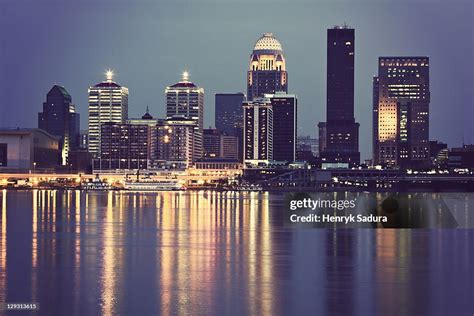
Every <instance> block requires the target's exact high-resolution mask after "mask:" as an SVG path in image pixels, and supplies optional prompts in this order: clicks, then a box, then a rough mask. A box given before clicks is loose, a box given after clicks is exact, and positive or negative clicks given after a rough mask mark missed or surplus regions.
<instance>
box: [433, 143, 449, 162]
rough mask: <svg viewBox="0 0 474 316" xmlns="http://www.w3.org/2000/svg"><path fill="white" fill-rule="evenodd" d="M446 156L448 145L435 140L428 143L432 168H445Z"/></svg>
mask: <svg viewBox="0 0 474 316" xmlns="http://www.w3.org/2000/svg"><path fill="white" fill-rule="evenodd" d="M448 154H449V150H448V144H446V143H442V142H439V141H436V140H432V141H430V159H431V161H432V163H433V165H434V166H438V167H446V166H447V162H448Z"/></svg>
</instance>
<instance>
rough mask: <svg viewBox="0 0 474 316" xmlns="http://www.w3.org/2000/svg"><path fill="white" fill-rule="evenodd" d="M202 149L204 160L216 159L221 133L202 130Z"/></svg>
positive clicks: (212, 129)
mask: <svg viewBox="0 0 474 316" xmlns="http://www.w3.org/2000/svg"><path fill="white" fill-rule="evenodd" d="M203 136H204V138H203V144H204V146H203V148H204V157H205V158H217V157H219V156H220V147H221V133H220V131H219V130H218V129H216V128H206V129H204V135H203Z"/></svg>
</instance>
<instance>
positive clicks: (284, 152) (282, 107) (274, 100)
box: [266, 92, 298, 162]
mask: <svg viewBox="0 0 474 316" xmlns="http://www.w3.org/2000/svg"><path fill="white" fill-rule="evenodd" d="M266 97H268V98H269V99H270V103H271V105H272V109H273V126H274V128H273V160H276V161H287V162H293V161H295V160H296V126H297V122H296V119H297V106H298V99H297V98H296V95H294V94H286V93H283V92H277V93H276V94H273V95H268V94H267V95H266Z"/></svg>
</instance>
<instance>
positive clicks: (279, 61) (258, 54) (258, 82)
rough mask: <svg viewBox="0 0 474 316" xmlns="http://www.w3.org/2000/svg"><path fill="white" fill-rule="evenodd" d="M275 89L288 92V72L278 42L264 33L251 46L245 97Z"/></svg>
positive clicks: (270, 91)
mask: <svg viewBox="0 0 474 316" xmlns="http://www.w3.org/2000/svg"><path fill="white" fill-rule="evenodd" d="M277 91H284V92H288V74H287V72H286V63H285V56H284V55H283V50H282V47H281V44H280V42H279V41H278V40H277V39H276V38H275V37H274V36H273V34H272V33H264V34H263V36H262V37H260V38H259V39H258V40H257V42H256V43H255V46H254V48H253V51H252V54H251V55H250V63H249V70H248V72H247V98H248V100H249V101H252V100H253V99H254V98H258V97H263V96H264V94H266V93H268V94H274V93H275V92H277Z"/></svg>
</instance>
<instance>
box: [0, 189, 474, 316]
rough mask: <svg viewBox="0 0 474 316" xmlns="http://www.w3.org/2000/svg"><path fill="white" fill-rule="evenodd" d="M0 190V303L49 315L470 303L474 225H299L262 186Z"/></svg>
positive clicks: (412, 310) (350, 309) (358, 310)
mask: <svg viewBox="0 0 474 316" xmlns="http://www.w3.org/2000/svg"><path fill="white" fill-rule="evenodd" d="M0 197H1V198H0V202H1V204H0V206H1V213H0V214H1V217H0V220H1V224H0V303H4V302H36V303H39V304H40V310H39V314H42V315H54V314H58V315H73V314H77V315H86V314H88V315H89V314H93V315H96V314H100V313H102V314H106V315H107V314H108V315H115V314H122V315H155V314H165V315H166V314H190V313H192V314H233V315H243V314H254V315H255V314H267V315H279V314H281V315H289V314H299V315H301V314H305V313H306V314H307V313H311V314H317V315H324V314H331V315H341V314H355V315H375V314H378V315H392V314H393V315H422V314H426V315H463V314H469V315H470V314H472V312H473V311H474V302H473V301H472V293H473V292H474V272H473V271H472V265H473V262H474V253H473V252H472V248H473V246H474V230H471V229H438V230H435V229H431V230H430V229H413V230H407V229H398V230H395V229H376V230H374V229H299V228H291V227H287V226H285V225H284V214H285V212H284V207H285V206H284V205H285V204H284V203H285V197H284V195H282V194H275V193H267V192H261V193H260V192H240V193H239V192H215V191H192V192H191V191H188V192H159V193H132V192H124V191H109V192H83V191H74V190H69V191H67V190H64V191H61V190H58V191H56V190H30V191H7V190H3V191H0ZM473 209H474V200H472V199H471V200H465V201H462V204H461V207H460V209H458V210H456V211H457V212H461V215H462V216H465V217H472V216H471V215H470V214H471V213H472V210H473ZM453 211H454V210H453ZM468 222H470V221H468Z"/></svg>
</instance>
